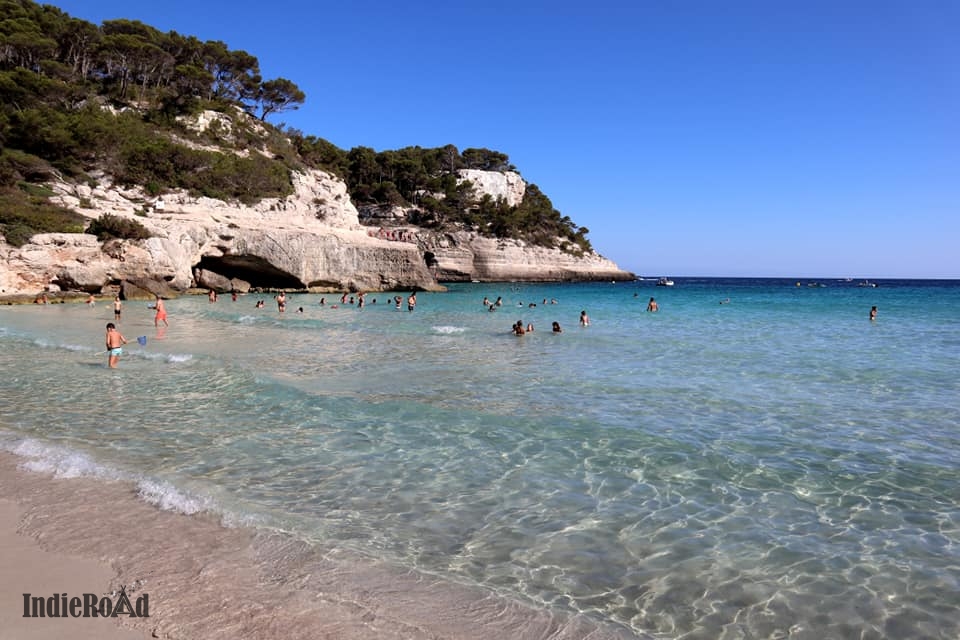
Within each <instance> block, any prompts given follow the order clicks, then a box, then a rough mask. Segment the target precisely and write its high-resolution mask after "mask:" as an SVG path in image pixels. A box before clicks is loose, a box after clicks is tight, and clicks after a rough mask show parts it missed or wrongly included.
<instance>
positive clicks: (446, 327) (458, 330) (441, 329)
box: [431, 325, 467, 335]
mask: <svg viewBox="0 0 960 640" xmlns="http://www.w3.org/2000/svg"><path fill="white" fill-rule="evenodd" d="M431 328H432V329H433V330H434V331H436V332H437V333H446V334H448V335H449V334H453V333H463V332H464V331H466V330H467V328H466V327H452V326H449V325H441V326H438V327H431Z"/></svg>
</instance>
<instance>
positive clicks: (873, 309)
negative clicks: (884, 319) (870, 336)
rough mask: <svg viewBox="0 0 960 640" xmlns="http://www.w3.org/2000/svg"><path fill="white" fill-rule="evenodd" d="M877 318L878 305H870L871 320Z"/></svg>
mask: <svg viewBox="0 0 960 640" xmlns="http://www.w3.org/2000/svg"><path fill="white" fill-rule="evenodd" d="M876 319H877V307H876V305H874V306H872V307H870V322H873V321H874V320H876Z"/></svg>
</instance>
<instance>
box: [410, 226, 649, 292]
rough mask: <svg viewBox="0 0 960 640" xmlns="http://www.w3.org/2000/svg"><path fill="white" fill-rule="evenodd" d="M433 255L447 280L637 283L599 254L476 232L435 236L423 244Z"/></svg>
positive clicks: (436, 268) (443, 277)
mask: <svg viewBox="0 0 960 640" xmlns="http://www.w3.org/2000/svg"><path fill="white" fill-rule="evenodd" d="M423 245H424V247H425V251H427V252H429V253H430V254H432V255H433V258H434V261H435V266H434V269H433V270H434V272H435V273H436V275H437V278H438V279H440V280H443V281H447V282H455V281H458V280H459V281H469V280H479V281H481V282H499V281H531V282H571V281H583V280H618V281H626V280H633V279H634V278H635V276H634V274H632V273H628V272H626V271H623V270H621V269H620V268H619V267H618V266H617V265H616V264H615V263H614V262H613V261H611V260H607V259H606V258H604V257H603V256H601V255H599V254H596V253H587V254H583V255H580V256H577V255H573V254H570V253H566V252H564V251H561V250H560V249H548V248H546V247H537V246H533V245H528V244H526V243H524V242H523V241H522V240H498V239H496V238H486V237H483V236H480V235H478V234H476V233H472V232H466V231H464V232H458V233H446V234H430V235H428V236H427V237H426V238H425V241H424V243H423Z"/></svg>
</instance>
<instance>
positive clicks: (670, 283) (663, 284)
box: [657, 278, 673, 287]
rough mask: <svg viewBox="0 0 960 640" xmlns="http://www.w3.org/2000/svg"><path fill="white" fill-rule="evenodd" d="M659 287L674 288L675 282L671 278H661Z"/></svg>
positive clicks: (658, 281)
mask: <svg viewBox="0 0 960 640" xmlns="http://www.w3.org/2000/svg"><path fill="white" fill-rule="evenodd" d="M657 286H658V287H672V286H673V280H671V279H670V278H660V279H658V280H657Z"/></svg>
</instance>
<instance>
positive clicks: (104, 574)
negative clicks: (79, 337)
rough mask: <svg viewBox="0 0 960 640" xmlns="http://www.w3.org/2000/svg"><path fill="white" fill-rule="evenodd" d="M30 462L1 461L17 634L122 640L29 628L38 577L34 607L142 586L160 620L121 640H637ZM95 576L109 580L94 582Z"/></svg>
mask: <svg viewBox="0 0 960 640" xmlns="http://www.w3.org/2000/svg"><path fill="white" fill-rule="evenodd" d="M22 461H23V458H21V457H19V456H17V455H16V454H13V453H9V452H5V451H0V496H3V497H2V498H0V507H2V508H3V509H4V511H3V512H4V513H8V512H9V513H15V514H16V515H17V518H16V519H15V520H14V519H12V518H11V520H12V522H16V523H17V524H11V525H10V527H9V528H10V529H13V528H15V529H16V532H15V533H14V532H12V531H9V530H8V531H5V532H4V533H5V534H6V537H5V538H4V540H12V541H13V542H14V543H17V544H4V545H3V546H2V547H0V553H2V554H3V555H2V558H0V563H2V564H3V566H11V567H13V570H12V571H11V572H10V573H9V574H8V573H7V572H5V575H9V576H10V579H8V580H6V582H7V583H8V587H9V588H8V591H10V590H11V589H12V592H14V593H13V596H16V597H15V599H14V600H13V601H11V599H10V598H12V597H13V596H10V597H7V598H5V599H4V601H5V602H6V604H5V605H4V611H3V615H4V616H6V617H0V620H6V619H8V618H9V619H11V620H12V617H11V616H20V617H19V618H17V622H18V624H19V625H20V627H19V628H23V629H28V630H30V631H34V630H35V627H38V626H39V625H36V624H34V623H38V622H39V623H49V622H56V623H58V624H59V625H62V626H59V627H58V629H61V630H62V629H67V630H69V631H68V633H67V635H70V636H71V637H81V638H83V637H84V636H82V635H80V636H78V635H77V632H81V627H80V626H79V625H80V624H81V622H78V621H82V622H86V623H88V625H89V626H90V627H91V628H92V629H93V630H94V631H93V632H92V633H93V634H94V635H92V636H90V637H91V638H93V637H96V638H108V637H109V638H112V637H113V636H107V635H105V633H106V632H105V631H103V628H104V623H106V624H111V622H108V621H105V620H102V619H86V620H84V619H76V618H60V619H56V620H51V619H46V620H39V619H32V618H31V619H24V618H22V607H23V601H22V593H23V592H25V591H26V590H27V586H25V585H27V583H28V581H29V579H30V576H31V572H33V571H35V570H37V569H36V567H37V566H41V567H44V569H45V570H47V571H49V572H50V578H49V581H48V582H47V583H45V585H44V586H43V589H45V590H39V589H38V592H37V593H36V594H34V595H44V596H45V597H46V596H50V595H51V594H53V593H64V592H66V593H68V594H69V595H70V596H74V595H81V593H80V592H87V593H92V592H96V593H101V594H102V593H107V592H110V591H112V590H119V589H120V587H121V586H124V585H134V586H135V592H133V593H130V596H131V600H134V599H135V596H139V595H141V594H148V595H149V602H150V609H149V610H150V617H146V618H134V617H130V618H127V617H124V619H123V620H122V622H121V623H120V624H122V625H123V628H122V629H121V627H120V625H119V624H116V623H113V624H112V626H114V627H116V628H117V629H118V630H119V632H123V633H125V635H120V636H117V640H135V639H136V638H146V637H154V638H167V639H170V640H173V639H187V638H204V639H205V640H217V639H220V638H222V639H224V640H227V639H230V640H235V639H237V638H243V639H244V640H259V639H263V640H268V639H274V638H279V637H283V638H304V639H308V638H311V639H313V638H319V637H336V638H351V639H360V640H365V639H370V640H374V639H381V638H388V639H389V638H398V639H399V638H405V639H421V638H423V639H427V638H430V639H438V638H450V639H453V638H464V639H476V640H480V639H487V638H511V639H512V640H514V639H515V640H519V639H523V638H544V637H550V638H553V639H556V640H575V639H581V638H590V639H591V640H602V639H607V638H610V639H614V638H636V637H638V636H637V635H635V634H634V633H632V632H629V631H627V630H625V629H622V628H619V627H613V626H605V625H601V624H599V623H597V622H595V621H593V620H591V619H589V618H587V617H586V616H581V615H575V614H568V613H565V612H558V611H549V610H547V609H541V608H537V607H532V606H530V605H527V604H525V603H522V602H520V601H518V600H514V599H511V598H509V597H506V596H501V595H498V594H496V593H494V592H492V591H489V590H486V589H483V588H480V587H475V586H469V585H464V584H460V583H455V582H453V581H450V580H447V579H445V578H442V577H438V576H432V575H428V574H423V573H419V572H417V571H415V570H410V569H404V568H400V567H391V566H388V565H386V564H384V563H382V562H378V561H375V560H373V559H370V558H365V557H357V556H355V555H353V554H350V553H349V552H347V551H344V550H341V549H337V548H333V547H331V548H320V547H318V546H314V545H309V544H307V543H306V542H304V541H301V540H298V539H296V538H294V537H293V536H291V535H288V534H284V533H280V532H275V531H265V530H257V529H251V528H244V527H240V528H231V527H226V526H224V525H223V524H222V523H221V522H220V519H219V517H217V516H216V515H213V514H210V513H201V514H194V515H184V514H181V513H178V512H173V511H164V510H162V509H160V508H158V507H156V506H153V505H151V504H148V503H147V502H145V501H144V500H143V499H141V498H140V497H138V495H137V490H136V487H135V486H134V485H133V484H132V483H131V482H130V481H128V480H111V479H108V478H103V477H83V476H81V477H72V478H56V477H51V476H50V475H48V474H46V473H40V472H35V471H30V470H26V469H23V468H21V463H22ZM11 536H12V537H11ZM31 539H32V540H31ZM24 545H27V546H29V545H32V546H34V547H35V548H34V553H35V554H37V555H38V557H40V558H41V559H42V563H41V564H40V565H35V564H32V563H29V562H28V563H25V562H21V559H20V558H18V556H19V555H21V554H20V552H19V549H21V548H22V547H23V546H24ZM23 557H24V558H25V557H26V556H25V555H24V556H23ZM66 559H69V560H70V561H69V562H67V560H66ZM91 563H92V564H93V565H96V566H99V567H100V573H96V572H92V571H90V570H89V569H88V567H90V566H91ZM104 578H107V579H108V580H107V584H104ZM77 580H79V582H77ZM47 585H49V586H47ZM71 585H76V586H71ZM75 592H76V593H75ZM128 592H130V587H129V586H128ZM11 608H12V611H11ZM90 623H98V624H90ZM74 625H77V626H76V627H75V626H74ZM14 628H18V627H14ZM75 630H76V632H75ZM102 631H103V633H101V632H102ZM63 636H64V633H63V632H62V631H61V632H58V633H57V634H56V635H51V636H39V637H51V638H52V637H63ZM17 637H21V636H17ZM22 637H37V636H26V635H24V636H22Z"/></svg>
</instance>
